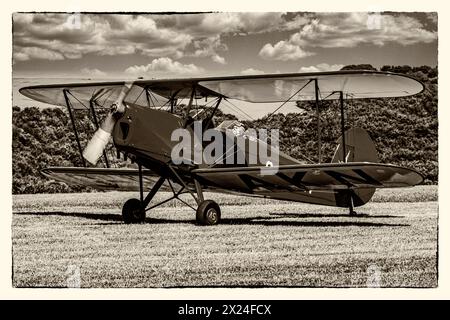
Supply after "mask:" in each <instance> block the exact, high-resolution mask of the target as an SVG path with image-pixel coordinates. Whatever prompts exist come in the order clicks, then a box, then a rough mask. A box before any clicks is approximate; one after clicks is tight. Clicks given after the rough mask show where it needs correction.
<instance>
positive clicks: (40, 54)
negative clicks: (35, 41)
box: [13, 47, 64, 61]
mask: <svg viewBox="0 0 450 320" xmlns="http://www.w3.org/2000/svg"><path fill="white" fill-rule="evenodd" d="M13 57H14V59H15V60H16V61H26V60H30V59H46V60H63V59H64V56H63V55H62V54H61V53H59V52H56V51H52V50H48V49H43V48H38V47H26V48H20V49H19V50H17V51H16V52H15V53H14V55H13Z"/></svg>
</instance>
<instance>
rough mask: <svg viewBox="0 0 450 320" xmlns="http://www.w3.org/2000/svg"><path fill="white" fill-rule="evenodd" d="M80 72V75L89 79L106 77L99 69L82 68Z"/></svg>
mask: <svg viewBox="0 0 450 320" xmlns="http://www.w3.org/2000/svg"><path fill="white" fill-rule="evenodd" d="M80 72H81V74H83V75H85V76H90V77H104V76H106V73H105V72H103V71H101V70H99V69H96V68H93V69H90V68H83V69H81V70H80Z"/></svg>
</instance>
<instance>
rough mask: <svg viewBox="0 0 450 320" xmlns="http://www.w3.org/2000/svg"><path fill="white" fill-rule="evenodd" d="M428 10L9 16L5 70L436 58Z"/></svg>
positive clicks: (324, 64)
mask: <svg viewBox="0 0 450 320" xmlns="http://www.w3.org/2000/svg"><path fill="white" fill-rule="evenodd" d="M437 41H438V33H437V14H435V13H401V12H395V13H393V12H391V13H389V12H383V13H367V12H364V13H358V12H353V13H311V12H310V13H301V12H298V13H285V12H267V13H261V12H236V13H202V14H153V15H148V14H139V15H130V14H36V13H35V14H26V13H15V14H14V15H13V53H12V54H13V76H14V77H39V78H45V77H49V78H50V77H53V78H54V77H61V78H93V79H108V78H114V79H125V78H137V77H144V78H146V79H152V78H184V77H198V76H218V75H241V74H261V73H280V72H281V73H287V72H312V71H328V70H339V69H340V68H342V66H344V65H348V64H362V63H368V64H372V65H373V66H374V67H376V68H380V67H381V66H383V65H411V66H421V65H429V66H436V65H437Z"/></svg>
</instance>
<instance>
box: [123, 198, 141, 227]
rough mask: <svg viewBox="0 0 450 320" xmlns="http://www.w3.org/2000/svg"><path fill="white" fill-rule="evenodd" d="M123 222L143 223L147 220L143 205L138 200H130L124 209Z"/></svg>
mask: <svg viewBox="0 0 450 320" xmlns="http://www.w3.org/2000/svg"><path fill="white" fill-rule="evenodd" d="M122 217H123V222H125V223H127V224H129V223H141V222H144V220H145V210H144V208H143V207H142V203H141V201H140V200H138V199H129V200H127V202H125V204H124V205H123V208H122Z"/></svg>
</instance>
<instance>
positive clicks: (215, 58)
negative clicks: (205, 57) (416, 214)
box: [211, 54, 227, 64]
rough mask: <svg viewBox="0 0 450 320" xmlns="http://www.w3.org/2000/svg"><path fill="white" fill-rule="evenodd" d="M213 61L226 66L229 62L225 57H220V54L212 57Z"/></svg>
mask: <svg viewBox="0 0 450 320" xmlns="http://www.w3.org/2000/svg"><path fill="white" fill-rule="evenodd" d="M211 59H212V61H214V62H216V63H220V64H226V63H227V62H226V61H225V58H224V57H221V56H219V55H218V54H215V55H213V56H212V57H211Z"/></svg>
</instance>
